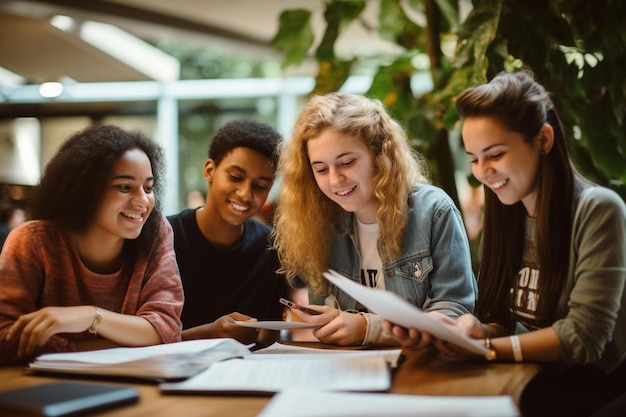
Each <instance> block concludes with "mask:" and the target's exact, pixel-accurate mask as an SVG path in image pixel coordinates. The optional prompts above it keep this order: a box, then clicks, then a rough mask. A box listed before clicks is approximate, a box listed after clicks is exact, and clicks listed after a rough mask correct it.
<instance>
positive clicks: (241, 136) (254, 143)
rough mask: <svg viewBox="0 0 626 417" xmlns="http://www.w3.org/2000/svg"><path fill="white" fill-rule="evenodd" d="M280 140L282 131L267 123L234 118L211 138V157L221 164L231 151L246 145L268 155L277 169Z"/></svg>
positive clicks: (217, 163)
mask: <svg viewBox="0 0 626 417" xmlns="http://www.w3.org/2000/svg"><path fill="white" fill-rule="evenodd" d="M280 140H281V135H280V133H278V132H277V131H276V130H275V129H274V128H273V127H271V126H270V125H268V124H266V123H263V122H260V121H258V120H254V119H240V120H233V121H231V122H228V123H226V124H225V125H224V126H222V127H221V128H219V130H218V131H217V132H216V133H215V135H214V136H213V138H212V139H211V144H210V145H209V158H211V159H212V160H213V161H214V162H215V165H219V164H220V162H222V159H224V157H225V156H226V155H227V154H228V153H229V152H230V151H232V150H233V149H235V148H238V147H244V148H250V149H252V150H253V151H256V152H258V153H260V154H261V155H264V156H266V157H268V158H269V159H270V160H271V161H272V167H273V168H274V169H276V166H277V164H278V144H279V142H280Z"/></svg>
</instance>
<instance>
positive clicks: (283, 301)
mask: <svg viewBox="0 0 626 417" xmlns="http://www.w3.org/2000/svg"><path fill="white" fill-rule="evenodd" d="M278 301H279V302H280V303H281V304H283V305H286V306H287V307H289V308H293V309H296V310H300V311H303V312H305V313H307V314H310V315H311V316H317V315H318V314H322V313H320V312H319V311H315V310H313V309H310V308H308V307H303V306H301V305H300V304H297V303H294V302H293V301H290V300H287V299H286V298H281V299H280V300H278Z"/></svg>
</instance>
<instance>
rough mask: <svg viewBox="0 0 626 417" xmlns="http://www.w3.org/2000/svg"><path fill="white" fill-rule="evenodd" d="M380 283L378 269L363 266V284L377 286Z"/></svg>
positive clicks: (371, 286)
mask: <svg viewBox="0 0 626 417" xmlns="http://www.w3.org/2000/svg"><path fill="white" fill-rule="evenodd" d="M377 283H378V270H376V269H363V268H361V285H365V286H366V287H370V288H376V286H377Z"/></svg>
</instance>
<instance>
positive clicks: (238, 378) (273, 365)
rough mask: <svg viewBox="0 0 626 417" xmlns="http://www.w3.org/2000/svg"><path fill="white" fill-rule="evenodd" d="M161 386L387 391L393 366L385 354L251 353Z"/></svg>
mask: <svg viewBox="0 0 626 417" xmlns="http://www.w3.org/2000/svg"><path fill="white" fill-rule="evenodd" d="M251 356H254V355H251ZM159 388H160V390H161V392H162V393H165V394H184V393H190V394H198V393H204V394H222V393H228V394H246V395H272V394H274V393H276V392H280V391H283V390H285V389H290V388H302V389H306V390H331V391H368V392H376V391H380V392H384V391H388V390H389V389H390V388H391V370H390V369H389V366H388V365H387V362H386V361H385V359H384V358H383V357H382V356H369V357H349V356H346V357H341V358H337V357H334V358H331V359H328V360H315V359H313V360H311V359H291V360H284V361H274V360H269V361H268V360H256V359H254V358H250V356H248V357H246V358H245V359H230V360H227V361H223V362H219V363H216V364H213V365H211V367H209V368H208V369H206V370H205V371H203V372H201V373H199V374H198V375H196V376H193V377H191V378H189V379H188V380H186V381H183V382H178V383H166V384H161V385H160V386H159Z"/></svg>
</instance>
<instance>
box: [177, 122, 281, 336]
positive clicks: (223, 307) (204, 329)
mask: <svg viewBox="0 0 626 417" xmlns="http://www.w3.org/2000/svg"><path fill="white" fill-rule="evenodd" d="M280 139H281V137H280V134H279V133H278V132H277V131H276V130H274V128H272V127H271V126H269V125H267V124H265V123H262V122H259V121H256V120H252V119H241V120H235V121H231V122H229V123H227V124H226V125H224V126H223V127H221V128H220V129H219V130H218V131H217V132H216V133H215V135H214V136H213V138H212V139H211V143H210V147H209V155H208V156H209V157H208V159H207V161H206V162H205V164H204V171H203V172H204V177H205V179H206V181H207V183H208V188H207V196H206V202H205V205H204V206H202V207H199V208H187V209H185V210H183V211H181V212H180V213H178V214H176V215H173V216H170V217H169V220H170V223H171V224H172V227H173V229H174V247H175V252H176V257H177V260H178V266H179V268H180V273H181V277H182V280H183V287H184V290H185V305H184V307H183V313H182V322H183V333H182V337H183V339H184V340H188V339H200V338H214V337H232V338H235V339H237V340H239V341H241V342H243V343H251V342H254V341H255V340H260V341H262V342H264V343H269V342H272V341H275V340H277V339H278V336H279V335H278V332H276V331H268V332H261V334H258V333H257V330H256V329H254V328H248V327H242V326H238V325H236V324H235V323H234V322H235V321H240V320H250V319H257V320H281V319H282V314H283V307H282V305H281V304H280V303H279V302H278V300H279V298H281V297H284V296H285V294H286V293H287V290H288V284H287V283H286V280H285V279H284V277H283V276H282V275H280V274H278V273H277V272H276V271H277V270H278V269H279V262H278V257H277V255H276V253H275V252H274V251H270V250H268V247H269V246H270V245H269V242H268V238H269V234H270V231H271V227H270V226H268V225H266V224H263V223H262V222H260V221H258V220H255V219H253V218H252V217H253V216H255V215H256V214H258V213H259V212H260V210H261V208H262V207H263V205H264V203H265V202H266V200H267V196H268V194H269V191H270V189H271V187H272V184H273V182H274V175H275V169H276V165H277V159H278V149H277V148H278V144H279V142H280Z"/></svg>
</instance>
